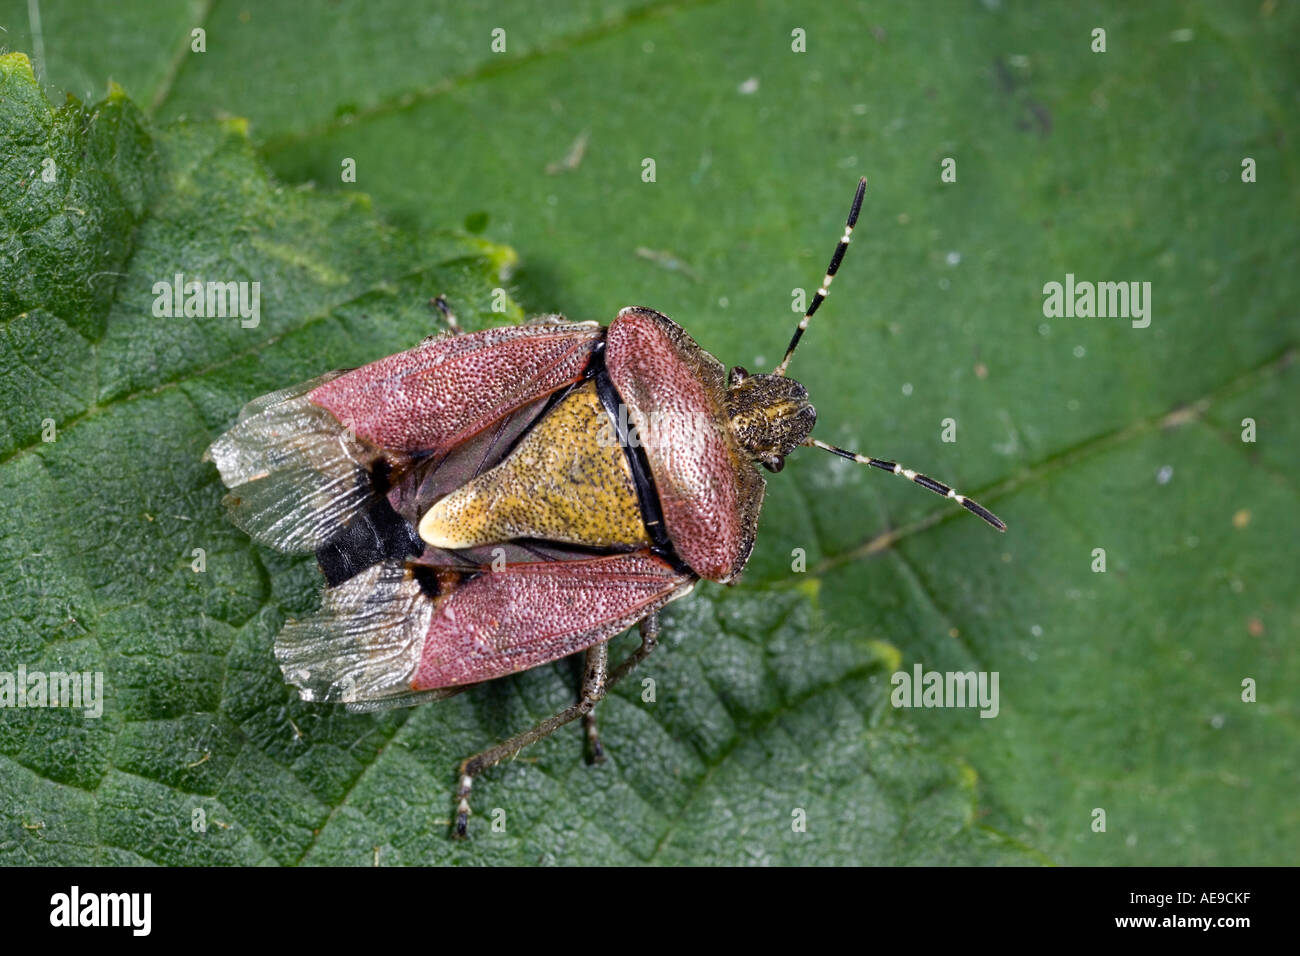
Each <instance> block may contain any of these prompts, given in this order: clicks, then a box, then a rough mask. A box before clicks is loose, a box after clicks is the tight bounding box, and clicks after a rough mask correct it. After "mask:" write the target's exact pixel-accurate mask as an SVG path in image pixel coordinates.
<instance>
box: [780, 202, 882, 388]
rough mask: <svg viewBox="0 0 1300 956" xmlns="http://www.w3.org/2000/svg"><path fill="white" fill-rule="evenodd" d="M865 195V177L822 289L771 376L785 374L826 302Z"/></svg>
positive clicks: (801, 320) (814, 298) (856, 222)
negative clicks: (809, 322)
mask: <svg viewBox="0 0 1300 956" xmlns="http://www.w3.org/2000/svg"><path fill="white" fill-rule="evenodd" d="M866 194H867V177H866V176H863V177H862V178H861V179H860V180H858V191H857V192H856V193H855V194H854V196H853V208H852V209H850V210H849V218H848V220H847V221H846V222H845V223H844V235H843V236H841V237H840V244H839V245H838V246H836V247H835V254H834V255H833V256H831V264H830V266H828V267H827V269H826V278H825V279H823V280H822V287H821V288H820V289H818V290H817V294H816V295H815V296H813V300H812V305H810V306H808V311H807V312H805V313H804V314H803V318H802V319H800V320H799V327H798V328H797V329H795V330H794V336H793V337H792V338H791V339H790V345H789V347H788V348H787V349H786V350H785V358H783V359H781V364H780V365H778V366H777V367H776V368H775V369H773V370H772V374H773V375H784V374H785V369H786V366H788V365H789V364H790V359H791V358H792V357H793V356H794V350H795V348H796V347H797V346H798V345H799V340H800V339H801V338H803V333H804V330H805V329H807V328H808V321H809V320H810V319H811V318H812V317H813V313H814V312H816V311H817V310H818V308H820V307H821V304H822V303H823V302H825V301H826V296H828V295H830V291H831V282H832V281H833V280H834V279H835V273H837V272H839V271H840V263H841V262H842V261H843V260H844V253H846V252H848V249H849V239H850V238H852V236H853V227H854V226H856V225H857V224H858V213H859V212H861V211H862V197H863V196H865V195H866Z"/></svg>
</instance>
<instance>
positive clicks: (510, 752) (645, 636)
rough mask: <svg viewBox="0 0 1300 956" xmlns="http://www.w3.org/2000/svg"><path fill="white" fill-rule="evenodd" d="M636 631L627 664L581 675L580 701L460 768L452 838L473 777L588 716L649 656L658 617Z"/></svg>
mask: <svg viewBox="0 0 1300 956" xmlns="http://www.w3.org/2000/svg"><path fill="white" fill-rule="evenodd" d="M638 627H639V628H640V631H641V646H640V647H638V648H637V649H636V650H635V651H633V652H632V653H631V654H629V655H628V657H627V660H625V661H623V663H621V664H619V665H618V667H616V668H614V670H613V671H611V672H609V673H608V674H607V675H606V674H601V675H600V676H601V677H602V678H603V679H602V680H588V679H587V678H588V677H589V676H590V672H588V673H587V674H584V679H583V682H582V700H580V701H578V702H577V703H576V704H574V705H573V706H572V707H566V708H564V710H562V711H560V712H559V713H558V714H555V715H554V716H552V717H548V718H547V719H546V720H543V721H542V722H541V723H540V724H538V725H537V726H536V727H533V728H532V729H531V730H525V731H524V732H523V733H521V734H516V735H515V736H513V737H511V738H510V739H509V740H507V741H505V742H504V743H499V744H497V745H496V746H495V747H489V748H488V749H487V750H484V751H483V752H482V753H478V754H475V755H474V756H472V757H470V758H468V759H467V760H465V761H464V762H463V763H462V764H461V765H460V783H459V785H458V786H457V787H456V822H455V824H454V828H453V830H452V834H453V836H457V837H464V836H466V835H467V834H468V830H469V814H470V809H469V792H470V789H471V788H472V787H473V786H474V778H475V777H476V776H478V775H479V774H480V773H482V772H483V771H484V770H487V769H488V768H489V767H495V766H496V765H497V764H499V763H500V762H501V761H502V760H505V759H506V758H507V757H513V756H514V755H515V754H517V753H518V752H519V751H521V750H523V749H524V748H525V747H527V746H529V745H530V744H535V743H537V741H539V740H542V739H543V738H545V737H549V736H550V735H551V734H553V733H555V732H556V731H557V730H559V729H560V728H561V727H563V726H564V725H565V724H567V723H569V722H571V721H574V720H577V719H578V718H579V717H585V716H586V715H587V714H589V713H591V711H592V709H593V708H594V707H595V706H596V705H597V704H598V703H600V701H601V699H602V698H604V696H605V694H606V692H607V691H608V690H609V688H611V687H613V686H614V685H615V684H617V683H618V682H619V681H620V680H622V679H623V678H624V677H626V676H627V675H628V674H630V673H631V672H632V670H633V668H635V667H636V666H637V664H640V663H641V662H642V661H643V660H645V659H646V658H647V657H649V656H650V652H651V651H653V650H654V649H655V647H656V646H657V645H658V643H659V615H657V614H651V615H649V616H648V617H646V618H644V619H642V621H641V623H640V624H639V625H638ZM608 653H609V652H608V649H606V652H605V654H606V662H608V659H609V658H608Z"/></svg>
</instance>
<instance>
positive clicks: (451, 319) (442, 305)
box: [429, 295, 463, 335]
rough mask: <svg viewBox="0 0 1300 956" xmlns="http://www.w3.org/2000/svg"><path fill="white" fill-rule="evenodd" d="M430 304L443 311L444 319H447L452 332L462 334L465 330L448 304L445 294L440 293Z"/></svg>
mask: <svg viewBox="0 0 1300 956" xmlns="http://www.w3.org/2000/svg"><path fill="white" fill-rule="evenodd" d="M429 304H430V305H432V306H435V307H437V309H438V311H439V312H441V313H442V317H443V320H444V321H446V323H447V328H449V329H450V330H451V334H452V335H460V333H461V332H462V331H463V330H462V329H461V327H460V323H459V322H457V321H456V313H455V312H453V311H451V306H450V305H448V304H447V297H446V296H445V295H440V296H438V297H437V298H436V299H434V300H433V301H432V302H430V303H429Z"/></svg>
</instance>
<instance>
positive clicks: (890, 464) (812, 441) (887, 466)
mask: <svg viewBox="0 0 1300 956" xmlns="http://www.w3.org/2000/svg"><path fill="white" fill-rule="evenodd" d="M804 444H805V445H807V446H808V447H810V448H821V449H823V450H825V451H828V452H830V453H831V454H832V455H839V456H840V457H841V458H847V459H848V460H849V461H856V462H857V463H858V464H860V465H870V466H871V467H872V468H879V469H880V470H881V471H887V472H889V473H890V474H894V475H902V476H903V477H904V478H906V479H907V480H908V481H913V482H915V483H916V484H918V485H920V486H921V487H922V488H925V489H926V490H928V491H933V492H934V493H935V494H936V495H942V496H943V497H945V498H951V499H952V500H953V501H955V502H957V504H959V505H961V506H962V507H963V508H965V509H966V510H967V511H969V512H970V513H971V514H973V515H975V516H977V517H979V518H983V519H984V520H985V521H987V522H988V523H989V524H991V525H992V526H993V527H995V528H997V529H998V530H999V531H1006V530H1007V526H1006V525H1005V524H1003V523H1002V519H1001V518H999V517H998V516H997V515H995V514H994V513H993V512H991V511H989V510H988V509H987V508H985V507H984V506H983V505H981V504H980V503H979V502H977V501H974V500H972V499H970V498H967V497H966V496H965V495H959V494H958V493H957V492H955V491H954V490H953V489H951V488H949V487H948V486H947V485H945V484H944V483H943V482H942V481H935V480H934V479H933V478H931V477H929V476H928V475H922V474H920V473H919V472H915V471H913V470H912V469H910V468H904V467H903V466H902V465H900V464H899V463H898V462H896V461H886V460H885V459H883V458H868V457H867V456H866V455H859V454H856V453H854V452H851V451H846V450H845V449H843V448H837V447H835V446H834V445H830V444H827V443H826V442H824V441H818V440H817V439H816V438H809V439H806V440H805V441H804Z"/></svg>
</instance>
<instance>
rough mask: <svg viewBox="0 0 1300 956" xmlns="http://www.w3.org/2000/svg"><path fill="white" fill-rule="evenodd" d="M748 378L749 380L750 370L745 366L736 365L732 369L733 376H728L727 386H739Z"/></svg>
mask: <svg viewBox="0 0 1300 956" xmlns="http://www.w3.org/2000/svg"><path fill="white" fill-rule="evenodd" d="M747 378H749V369H747V368H745V366H743V365H736V366H734V367H733V368H732V369H731V374H730V375H728V376H727V384H728V385H739V384H740V383H741V382H743V381H744V380H745V379H747Z"/></svg>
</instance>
